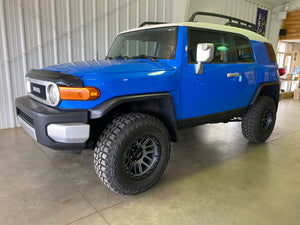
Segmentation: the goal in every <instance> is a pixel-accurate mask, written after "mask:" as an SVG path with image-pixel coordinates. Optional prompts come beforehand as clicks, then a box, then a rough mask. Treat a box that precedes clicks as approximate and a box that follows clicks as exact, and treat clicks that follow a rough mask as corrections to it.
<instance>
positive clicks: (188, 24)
mask: <svg viewBox="0 0 300 225" xmlns="http://www.w3.org/2000/svg"><path fill="white" fill-rule="evenodd" d="M169 26H186V27H195V28H203V29H210V30H218V31H225V32H230V33H236V34H241V35H244V36H246V37H248V38H249V39H250V40H253V41H260V42H267V43H270V41H269V40H268V39H266V38H265V37H263V36H261V35H259V34H257V33H255V32H253V31H250V30H246V29H242V28H237V27H232V26H225V25H219V24H213V23H200V22H182V23H166V24H159V25H151V26H144V27H139V28H135V29H131V30H127V31H123V32H122V33H126V32H131V31H136V30H144V29H150V28H158V27H169Z"/></svg>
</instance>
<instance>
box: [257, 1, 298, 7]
mask: <svg viewBox="0 0 300 225" xmlns="http://www.w3.org/2000/svg"><path fill="white" fill-rule="evenodd" d="M294 1H295V0H257V1H256V2H259V3H261V4H264V5H266V6H268V7H270V8H274V7H276V6H279V5H285V4H288V3H291V2H294Z"/></svg>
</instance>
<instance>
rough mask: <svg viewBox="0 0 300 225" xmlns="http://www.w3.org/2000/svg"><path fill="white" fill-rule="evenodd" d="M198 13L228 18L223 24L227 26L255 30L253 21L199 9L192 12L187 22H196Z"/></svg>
mask: <svg viewBox="0 0 300 225" xmlns="http://www.w3.org/2000/svg"><path fill="white" fill-rule="evenodd" d="M198 15H201V16H213V17H220V18H224V19H228V22H226V23H225V25H227V26H232V27H239V28H243V29H246V30H251V31H254V32H256V29H255V24H254V23H250V22H247V21H245V20H241V19H238V18H235V17H231V16H226V15H222V14H217V13H209V12H200V11H198V12H194V13H193V15H192V16H191V17H190V19H189V20H188V22H197V21H195V17H196V16H198Z"/></svg>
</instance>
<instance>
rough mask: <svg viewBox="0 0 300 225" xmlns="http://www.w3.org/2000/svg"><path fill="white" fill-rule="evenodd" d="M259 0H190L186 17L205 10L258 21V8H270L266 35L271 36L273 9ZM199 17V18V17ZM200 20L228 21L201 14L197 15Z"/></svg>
mask: <svg viewBox="0 0 300 225" xmlns="http://www.w3.org/2000/svg"><path fill="white" fill-rule="evenodd" d="M258 2H259V0H257V1H252V0H209V1H203V0H201V1H199V0H190V2H189V6H188V13H187V15H186V16H187V17H186V19H188V18H189V17H190V16H191V15H192V14H193V12H195V11H205V12H213V13H219V14H224V15H228V16H233V17H237V18H240V19H242V20H246V21H248V22H251V23H254V24H255V23H256V14H257V8H258V7H259V8H261V9H265V10H268V18H267V27H266V37H267V38H268V36H269V29H270V26H269V25H270V22H271V11H272V10H271V9H270V8H269V7H267V6H265V5H263V4H261V3H258ZM197 18H198V19H197ZM196 19H197V20H198V21H201V22H208V23H217V24H225V22H227V21H226V20H224V19H221V18H212V17H204V16H199V17H196Z"/></svg>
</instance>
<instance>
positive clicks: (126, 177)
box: [94, 113, 170, 195]
mask: <svg viewBox="0 0 300 225" xmlns="http://www.w3.org/2000/svg"><path fill="white" fill-rule="evenodd" d="M169 156H170V139H169V134H168V131H167V129H166V127H165V126H164V125H163V123H162V122H161V121H159V120H158V119H156V118H154V117H152V116H149V115H146V114H141V113H128V114H123V115H121V116H118V117H117V118H115V119H114V120H113V121H112V122H111V124H110V125H108V126H107V128H106V129H105V130H104V132H103V134H102V135H101V136H100V137H99V140H98V142H97V145H96V148H95V152H94V165H95V169H96V173H97V175H98V176H99V178H100V179H101V180H102V182H103V183H104V184H105V185H107V186H108V187H109V188H110V189H111V190H113V191H114V192H117V193H119V194H123V195H134V194H138V193H140V192H143V191H146V190H147V189H149V188H150V187H151V186H153V185H154V184H155V183H156V182H157V181H158V179H159V178H160V177H161V175H162V174H163V172H164V170H165V168H166V166H167V163H168V160H169Z"/></svg>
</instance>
